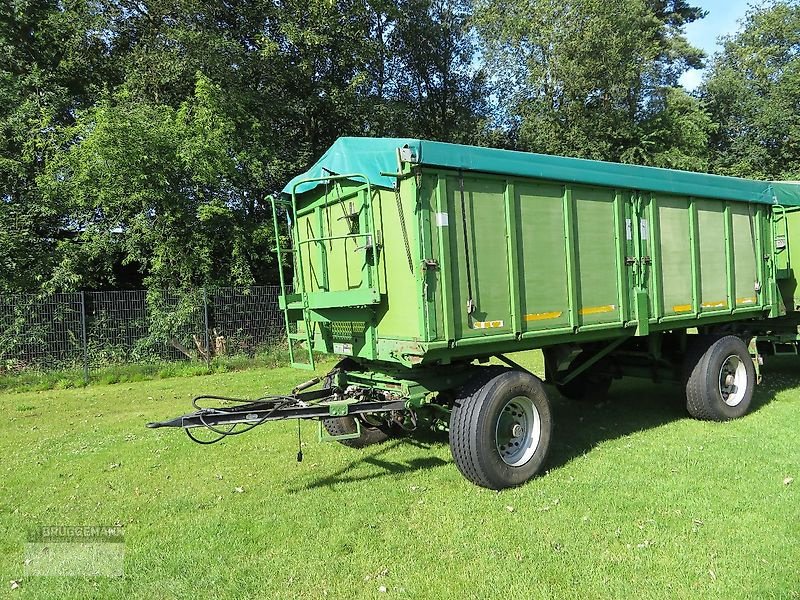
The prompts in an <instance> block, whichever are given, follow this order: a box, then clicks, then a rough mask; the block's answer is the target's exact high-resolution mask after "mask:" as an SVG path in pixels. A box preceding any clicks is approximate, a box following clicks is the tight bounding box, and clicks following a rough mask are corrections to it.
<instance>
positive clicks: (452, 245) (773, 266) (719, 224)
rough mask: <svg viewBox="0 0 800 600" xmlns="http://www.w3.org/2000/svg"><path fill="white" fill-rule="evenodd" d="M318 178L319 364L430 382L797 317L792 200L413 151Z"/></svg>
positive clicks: (472, 154) (315, 315)
mask: <svg viewBox="0 0 800 600" xmlns="http://www.w3.org/2000/svg"><path fill="white" fill-rule="evenodd" d="M361 155H367V156H369V157H370V160H371V162H369V163H367V162H366V161H363V160H362V161H360V160H357V159H354V158H353V157H358V156H361ZM392 167H394V169H392ZM323 169H326V171H323ZM357 169H361V170H362V171H364V172H363V173H361V174H360V175H359V176H358V177H347V175H348V173H349V172H354V171H356V170H357ZM392 171H394V172H392ZM325 172H327V173H331V172H333V173H337V175H336V176H335V177H334V176H332V175H330V174H329V175H328V176H327V177H326V176H325V175H324V173H325ZM317 173H319V176H320V180H319V181H316V182H308V179H309V177H308V175H306V176H303V177H301V178H299V179H298V180H296V181H294V182H292V183H290V184H289V185H288V186H287V187H286V189H285V190H284V191H285V194H286V197H287V198H292V208H291V209H290V211H291V212H292V213H293V214H296V217H295V220H294V222H293V225H292V233H293V236H294V238H295V239H294V247H295V248H296V249H297V256H295V260H294V275H295V279H294V293H293V294H287V295H286V296H285V301H284V304H283V306H284V307H285V308H286V309H287V322H288V325H289V327H290V329H291V330H292V331H295V332H299V333H295V334H294V335H295V336H296V337H297V339H304V340H305V338H308V341H309V342H310V343H309V344H308V348H309V349H313V350H314V351H315V352H319V353H328V354H339V355H342V356H348V357H352V358H355V359H359V360H364V361H379V362H385V363H395V364H399V365H402V366H405V367H413V366H416V365H429V364H447V363H449V362H451V361H454V360H461V359H463V358H466V357H471V358H480V357H485V356H492V355H494V354H497V353H506V352H513V351H519V350H526V349H532V348H540V347H545V346H551V345H554V344H563V343H573V342H575V343H580V342H582V341H589V340H598V339H610V338H615V337H627V336H646V335H648V334H649V333H650V332H658V331H666V330H673V329H686V328H692V327H698V326H699V327H703V326H705V325H706V324H712V323H726V322H731V321H740V320H748V319H763V318H766V317H769V316H772V317H777V316H779V315H783V314H786V312H787V306H786V302H784V298H783V296H782V295H781V286H780V285H779V282H780V281H781V280H784V279H791V278H792V274H791V270H790V268H789V267H788V265H785V264H783V263H782V262H781V261H785V260H786V259H787V258H788V235H787V231H786V230H785V228H782V227H781V226H782V225H785V224H786V223H788V222H789V221H790V216H787V211H786V208H785V207H784V205H779V204H776V202H778V201H780V200H781V199H782V200H783V201H784V202H785V203H786V204H788V203H790V202H796V200H795V198H794V197H793V195H792V194H791V193H790V192H792V191H793V190H792V188H791V186H789V185H786V184H775V183H767V182H757V181H750V180H743V179H736V178H730V177H719V176H713V175H705V174H697V173H686V172H678V171H669V170H665V169H655V168H646V167H635V166H629V165H617V164H610V163H602V162H597V161H586V160H578V159H568V158H561V157H550V156H540V155H533V154H527V153H519V152H509V151H505V150H494V149H486V148H470V147H463V146H455V145H452V144H443V143H437V142H426V141H419V140H396V139H388V140H382V139H379V140H374V139H367V140H365V139H350V138H343V139H340V140H339V141H338V142H337V143H336V144H335V145H334V146H333V147H332V148H331V150H330V151H329V152H328V153H327V154H326V155H325V156H324V157H323V158H322V159H321V160H320V161H319V163H318V166H317V167H316V168H315V169H312V170H311V172H310V175H312V176H313V175H315V174H317ZM390 173H391V174H390ZM343 176H344V177H343ZM366 181H369V184H370V185H367V184H366ZM787 190H788V191H787ZM367 195H369V198H367ZM295 211H296V212H295ZM348 214H349V215H354V216H347V215H348ZM784 287H786V288H787V290H788V289H789V288H791V287H792V286H791V285H789V286H784ZM785 291H786V290H785ZM793 308H794V306H793V305H791V303H790V306H789V309H790V312H791V311H792V310H793Z"/></svg>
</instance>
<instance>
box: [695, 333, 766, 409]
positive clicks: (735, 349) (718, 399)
mask: <svg viewBox="0 0 800 600" xmlns="http://www.w3.org/2000/svg"><path fill="white" fill-rule="evenodd" d="M697 354H699V358H697V359H696V360H695V361H694V366H693V367H692V369H691V372H690V374H689V376H688V379H687V381H686V409H687V410H688V411H689V414H690V415H692V416H693V417H694V418H696V419H703V420H707V421H729V420H731V419H736V418H738V417H741V416H743V415H744V414H745V413H747V411H748V409H749V408H750V404H751V402H752V400H753V390H754V388H755V385H756V370H755V366H754V365H753V360H752V358H751V357H750V353H749V352H748V350H747V346H746V345H745V343H744V342H743V341H742V340H741V339H740V338H738V337H736V336H733V335H726V336H725V337H721V338H719V339H717V340H715V341H713V342H711V343H710V344H709V345H708V347H707V349H706V350H705V352H703V353H702V354H700V353H699V351H698V352H697ZM687 367H688V365H687Z"/></svg>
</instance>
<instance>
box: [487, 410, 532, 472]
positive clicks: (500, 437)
mask: <svg viewBox="0 0 800 600" xmlns="http://www.w3.org/2000/svg"><path fill="white" fill-rule="evenodd" d="M541 435H542V420H541V418H540V417H539V411H538V410H537V408H536V406H535V405H534V404H533V400H531V399H530V398H528V397H527V396H517V397H516V398H512V399H511V400H509V401H508V402H507V403H506V405H505V406H504V407H503V410H501V411H500V416H499V417H498V419H497V425H496V426H495V443H496V444H497V452H498V453H499V454H500V458H502V459H503V462H504V463H506V464H507V465H509V466H511V467H518V466H520V465H524V464H525V463H527V462H528V461H529V460H530V459H531V458H532V457H533V454H534V453H535V452H536V448H537V447H538V446H539V438H540V437H541Z"/></svg>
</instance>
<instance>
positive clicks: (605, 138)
mask: <svg viewBox="0 0 800 600" xmlns="http://www.w3.org/2000/svg"><path fill="white" fill-rule="evenodd" d="M703 16H704V12H703V11H702V10H701V9H699V8H696V7H692V6H689V5H688V4H687V3H686V2H684V1H683V0H668V1H667V0H663V1H662V0H659V1H654V0H633V1H629V0H625V1H623V0H614V1H612V2H608V1H606V0H574V1H571V2H550V1H547V0H536V1H533V2H530V1H528V0H511V1H503V2H500V0H479V1H478V3H477V6H476V20H477V23H478V30H479V32H480V34H481V36H482V39H483V40H484V44H485V47H486V56H487V61H488V63H489V65H491V68H492V70H493V71H494V73H495V79H494V82H493V83H494V84H495V86H496V89H497V95H498V99H499V105H500V106H501V107H502V110H501V111H500V113H499V114H498V115H497V122H498V124H499V125H500V127H501V128H504V129H506V130H508V131H510V132H511V135H512V137H513V138H514V139H515V140H516V144H517V145H518V147H519V148H521V149H524V150H532V151H538V152H545V153H551V154H563V155H571V156H579V157H586V158H595V159H601V160H612V161H621V160H622V161H632V162H642V163H646V164H657V165H659V166H678V164H680V165H683V166H686V165H692V166H696V161H695V160H693V159H694V158H695V157H696V154H697V152H698V151H701V150H702V146H703V142H704V141H705V136H706V135H707V133H708V132H707V129H706V128H707V127H708V125H709V123H710V122H709V121H708V119H707V117H706V115H704V112H703V108H702V107H701V106H700V105H699V104H698V103H696V102H693V101H692V100H691V99H690V98H688V97H687V96H686V95H685V94H683V93H680V92H679V91H677V89H676V88H677V85H678V84H677V82H678V78H679V77H680V75H681V74H682V73H683V72H684V71H685V70H686V69H688V68H692V67H699V66H701V64H702V58H703V54H702V52H701V51H700V50H698V49H696V48H693V47H692V46H691V45H689V43H688V42H687V41H686V39H685V37H684V36H683V26H684V25H685V24H687V23H690V22H692V21H695V20H697V19H699V18H702V17H703ZM686 121H688V122H691V123H692V124H693V126H694V133H693V134H692V135H691V136H690V138H689V139H686V138H685V137H684V136H682V135H681V134H680V131H678V130H676V127H680V126H681V124H682V123H684V122H686ZM676 144H677V145H678V146H677V147H676V146H675V145H676Z"/></svg>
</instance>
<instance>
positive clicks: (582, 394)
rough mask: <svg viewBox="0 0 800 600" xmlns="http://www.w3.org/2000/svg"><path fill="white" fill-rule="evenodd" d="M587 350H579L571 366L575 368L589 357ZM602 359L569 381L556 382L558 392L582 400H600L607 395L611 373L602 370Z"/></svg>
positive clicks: (571, 398) (569, 397)
mask: <svg viewBox="0 0 800 600" xmlns="http://www.w3.org/2000/svg"><path fill="white" fill-rule="evenodd" d="M590 356H591V355H590V354H589V353H587V352H581V353H580V354H579V355H578V356H576V357H575V360H573V361H572V363H571V364H570V367H571V368H577V367H579V366H580V365H581V364H583V363H584V362H585V361H587V360H588V359H589V358H590ZM602 364H603V361H602V360H601V361H600V362H599V363H596V364H594V365H592V366H591V367H589V368H588V369H587V370H586V371H584V372H583V373H581V374H580V375H578V376H577V377H576V378H575V379H573V380H571V381H570V382H569V383H565V384H556V389H557V390H558V392H559V393H560V394H561V395H562V396H564V397H565V398H568V399H569V400H580V401H583V402H602V401H603V400H605V399H606V397H607V396H608V391H609V390H610V389H611V382H612V377H611V375H609V374H607V373H604V372H603V371H602Z"/></svg>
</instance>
